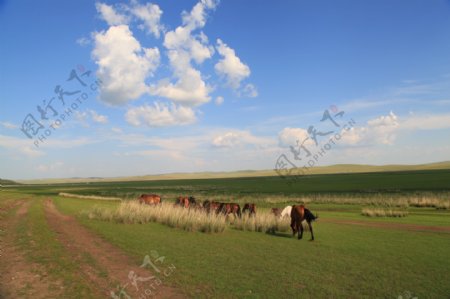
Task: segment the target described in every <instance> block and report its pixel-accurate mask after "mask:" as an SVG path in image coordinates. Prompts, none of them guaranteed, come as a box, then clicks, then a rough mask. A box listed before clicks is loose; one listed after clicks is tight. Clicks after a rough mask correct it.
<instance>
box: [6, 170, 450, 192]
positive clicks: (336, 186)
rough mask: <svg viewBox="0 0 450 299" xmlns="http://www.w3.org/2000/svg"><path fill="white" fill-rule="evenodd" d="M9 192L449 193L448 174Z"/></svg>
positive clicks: (185, 182) (143, 183)
mask: <svg viewBox="0 0 450 299" xmlns="http://www.w3.org/2000/svg"><path fill="white" fill-rule="evenodd" d="M9 189H11V190H16V191H23V192H27V193H33V194H43V195H56V194H58V193H59V192H70V193H77V194H83V195H99V196H127V195H133V196H134V195H135V194H138V193H144V192H149V191H153V192H161V193H165V192H172V193H180V194H185V193H192V194H219V195H220V194H222V195H233V196H236V195H246V194H266V195H267V194H269V195H270V194H283V195H301V194H311V193H359V194H372V193H379V192H382V193H386V192H387V193H399V192H415V191H432V192H440V191H450V170H447V169H445V170H424V171H400V172H381V173H357V174H327V175H305V176H300V177H299V178H298V179H297V180H296V181H295V183H294V184H291V185H289V184H287V181H286V179H283V178H281V177H257V178H230V179H196V180H163V181H141V182H113V183H76V184H58V185H48V186H47V185H27V186H17V187H10V188H9Z"/></svg>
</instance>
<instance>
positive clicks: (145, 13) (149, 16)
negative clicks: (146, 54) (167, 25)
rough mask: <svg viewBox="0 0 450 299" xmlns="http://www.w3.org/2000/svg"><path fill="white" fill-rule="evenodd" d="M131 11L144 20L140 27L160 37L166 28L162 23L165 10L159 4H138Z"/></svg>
mask: <svg viewBox="0 0 450 299" xmlns="http://www.w3.org/2000/svg"><path fill="white" fill-rule="evenodd" d="M131 12H132V13H133V15H135V16H136V18H137V19H139V20H141V21H142V22H143V24H141V25H139V28H141V29H145V30H146V31H147V32H148V33H151V34H153V35H154V36H155V37H156V38H159V37H160V33H161V32H162V31H163V30H164V26H163V25H161V23H160V19H161V15H162V13H163V11H162V10H161V8H160V7H159V6H158V5H156V4H152V3H147V4H145V5H139V4H136V5H135V6H134V7H133V8H131Z"/></svg>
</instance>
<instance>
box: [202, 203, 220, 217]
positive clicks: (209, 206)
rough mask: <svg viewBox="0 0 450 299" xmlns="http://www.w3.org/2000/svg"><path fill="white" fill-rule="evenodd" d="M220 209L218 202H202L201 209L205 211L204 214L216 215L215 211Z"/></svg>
mask: <svg viewBox="0 0 450 299" xmlns="http://www.w3.org/2000/svg"><path fill="white" fill-rule="evenodd" d="M219 207H220V202H216V201H209V200H205V201H204V202H203V209H204V210H205V211H206V213H208V214H210V213H216V214H218V213H217V210H218V209H219Z"/></svg>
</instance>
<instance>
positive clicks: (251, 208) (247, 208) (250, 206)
mask: <svg viewBox="0 0 450 299" xmlns="http://www.w3.org/2000/svg"><path fill="white" fill-rule="evenodd" d="M247 211H248V216H249V217H250V216H255V215H256V205H255V204H254V203H246V204H245V205H244V208H243V209H242V214H245V213H246V212H247Z"/></svg>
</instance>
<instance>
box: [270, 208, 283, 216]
mask: <svg viewBox="0 0 450 299" xmlns="http://www.w3.org/2000/svg"><path fill="white" fill-rule="evenodd" d="M270 213H272V214H273V215H274V216H275V217H280V216H281V209H280V208H272V209H270Z"/></svg>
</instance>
